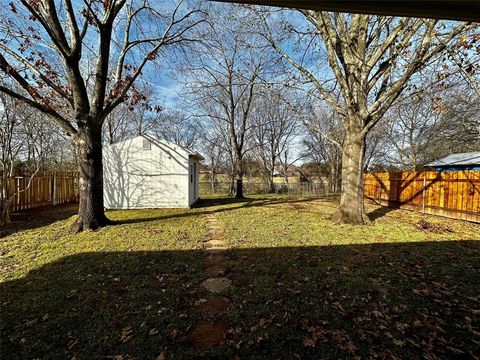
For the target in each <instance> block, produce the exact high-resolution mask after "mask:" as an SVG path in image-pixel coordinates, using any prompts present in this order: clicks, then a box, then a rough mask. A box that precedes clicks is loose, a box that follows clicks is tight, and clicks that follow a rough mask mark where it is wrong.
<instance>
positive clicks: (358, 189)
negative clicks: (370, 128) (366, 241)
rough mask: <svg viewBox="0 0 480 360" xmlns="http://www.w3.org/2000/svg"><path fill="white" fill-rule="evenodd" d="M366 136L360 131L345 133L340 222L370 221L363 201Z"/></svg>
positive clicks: (356, 223) (363, 222)
mask: <svg viewBox="0 0 480 360" xmlns="http://www.w3.org/2000/svg"><path fill="white" fill-rule="evenodd" d="M364 157H365V138H364V137H362V136H360V131H358V132H354V133H347V134H345V140H344V143H343V149H342V195H341V198H340V222H342V223H344V224H354V225H363V224H366V223H368V222H369V220H368V217H367V214H366V212H365V206H364V202H363V162H364Z"/></svg>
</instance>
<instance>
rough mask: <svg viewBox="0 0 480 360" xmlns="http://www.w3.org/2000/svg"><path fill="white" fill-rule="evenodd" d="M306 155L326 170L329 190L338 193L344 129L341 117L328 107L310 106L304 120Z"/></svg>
mask: <svg viewBox="0 0 480 360" xmlns="http://www.w3.org/2000/svg"><path fill="white" fill-rule="evenodd" d="M304 126H305V130H306V134H305V136H304V137H303V140H302V142H303V148H304V155H305V157H306V158H307V159H309V160H310V161H311V162H313V163H316V164H321V165H323V166H324V168H325V175H326V178H327V185H328V190H329V191H330V192H331V193H338V192H339V191H340V184H341V167H342V143H343V138H344V134H343V127H342V126H341V120H340V118H339V116H338V115H337V114H336V113H335V112H334V111H332V110H331V109H329V108H328V107H326V106H317V107H314V106H312V105H310V107H309V109H308V111H307V112H306V116H305V118H304Z"/></svg>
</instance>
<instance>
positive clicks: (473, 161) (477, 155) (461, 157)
mask: <svg viewBox="0 0 480 360" xmlns="http://www.w3.org/2000/svg"><path fill="white" fill-rule="evenodd" d="M472 165H480V151H475V152H469V153H460V154H451V155H448V156H446V157H444V158H442V159H439V160H436V161H433V162H431V163H429V164H427V165H425V166H431V167H442V166H472Z"/></svg>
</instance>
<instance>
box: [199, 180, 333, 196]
mask: <svg viewBox="0 0 480 360" xmlns="http://www.w3.org/2000/svg"><path fill="white" fill-rule="evenodd" d="M234 185H235V184H234ZM231 186H232V183H230V182H216V183H214V184H212V183H211V182H200V183H199V188H200V197H201V196H202V195H203V196H204V195H212V194H220V195H221V194H225V195H226V194H229V193H230V189H231ZM272 190H273V191H272ZM243 192H244V193H245V194H246V195H249V194H250V195H262V194H278V195H286V196H292V197H318V198H320V197H325V196H326V195H327V193H326V190H325V184H324V183H323V182H298V183H274V184H273V189H270V185H269V184H268V183H258V182H256V183H254V182H248V181H246V182H244V183H243Z"/></svg>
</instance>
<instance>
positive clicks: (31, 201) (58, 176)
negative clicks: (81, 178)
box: [0, 171, 78, 212]
mask: <svg viewBox="0 0 480 360" xmlns="http://www.w3.org/2000/svg"><path fill="white" fill-rule="evenodd" d="M4 181H5V180H4V179H3V177H2V178H0V199H2V200H3V198H4V196H5V193H4V191H3V190H4V184H3V182H4ZM6 181H7V182H8V183H7V186H8V187H9V193H10V194H14V196H13V201H12V207H11V210H10V211H11V212H18V211H23V210H28V209H32V208H36V207H42V206H52V205H61V204H66V203H70V202H77V201H78V172H76V171H62V172H45V173H37V174H35V176H33V177H32V176H30V175H17V176H12V177H9V178H6ZM29 183H30V186H28V185H29ZM2 203H3V202H2Z"/></svg>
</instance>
